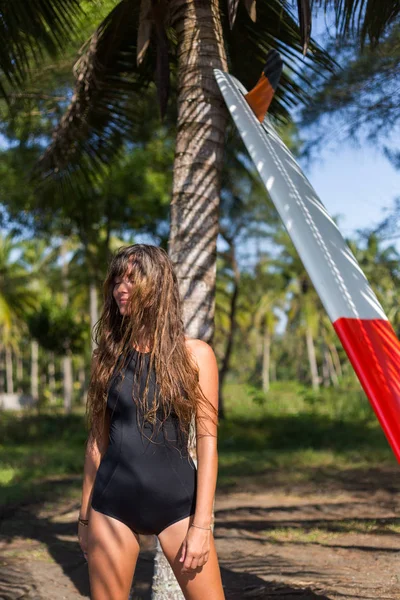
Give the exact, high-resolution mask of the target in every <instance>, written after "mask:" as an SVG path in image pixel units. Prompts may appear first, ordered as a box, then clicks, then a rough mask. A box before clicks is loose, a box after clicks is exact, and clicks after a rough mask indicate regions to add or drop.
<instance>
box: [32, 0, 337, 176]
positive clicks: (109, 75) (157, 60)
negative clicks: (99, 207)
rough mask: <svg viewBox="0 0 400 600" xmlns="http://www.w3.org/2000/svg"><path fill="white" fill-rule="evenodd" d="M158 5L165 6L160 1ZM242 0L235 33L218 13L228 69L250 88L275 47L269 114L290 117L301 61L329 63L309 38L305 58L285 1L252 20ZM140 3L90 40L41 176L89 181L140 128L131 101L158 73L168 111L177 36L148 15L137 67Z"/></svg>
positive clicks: (271, 1)
mask: <svg viewBox="0 0 400 600" xmlns="http://www.w3.org/2000/svg"><path fill="white" fill-rule="evenodd" d="M158 4H159V5H160V6H161V7H162V5H163V4H164V2H160V3H158V2H157V5H158ZM245 4H246V6H247V9H249V7H250V8H251V6H252V4H251V3H249V2H247V3H239V7H238V18H237V21H236V24H235V27H234V29H233V30H232V31H230V27H229V17H228V15H223V23H224V25H223V26H224V29H225V32H224V33H225V40H226V48H227V53H228V55H229V58H230V70H231V71H232V72H233V74H234V75H235V76H237V77H239V79H241V80H242V81H243V83H244V84H245V85H246V86H247V87H252V86H253V85H254V83H255V82H256V81H257V80H258V78H259V75H260V73H261V71H262V69H263V67H264V65H265V60H266V56H267V53H268V51H269V50H270V49H271V48H276V49H277V50H279V52H280V53H281V54H282V57H283V59H284V62H285V66H286V69H284V73H283V75H282V80H281V84H280V86H279V88H278V91H277V94H276V97H277V99H276V100H275V101H274V102H273V104H272V107H271V112H272V113H275V115H279V116H280V117H281V118H288V116H289V109H290V108H291V107H293V106H296V105H297V104H298V103H299V102H303V101H305V100H306V98H307V94H306V92H305V89H304V88H303V87H302V85H301V81H300V83H298V82H296V81H295V77H294V75H295V76H297V75H298V77H299V78H300V80H301V78H302V77H303V79H305V75H304V74H303V68H302V65H301V62H300V61H303V60H305V61H306V63H307V64H310V65H313V66H314V68H315V69H317V70H319V71H324V70H329V69H331V68H332V61H330V59H329V57H328V55H327V54H325V53H324V52H323V51H322V50H321V49H320V48H318V47H317V46H316V45H315V44H314V43H311V44H310V51H311V52H310V56H309V57H308V58H306V59H303V57H302V41H301V35H300V32H299V27H298V25H297V20H296V19H295V18H294V15H293V14H292V12H291V11H289V9H288V8H287V6H286V3H284V4H283V5H282V3H281V0H264V1H263V2H260V1H259V4H258V13H257V21H256V22H255V23H254V22H253V21H252V20H251V19H250V18H249V15H248V14H247V9H246V6H245ZM142 8H143V5H142ZM140 9H141V7H140V5H139V3H132V1H131V0H122V1H121V2H120V3H119V4H118V5H117V6H116V8H115V9H114V10H113V11H112V12H111V13H110V14H109V15H108V17H107V18H106V19H105V20H104V21H103V23H102V24H101V25H100V27H99V28H98V29H97V31H96V32H95V34H94V35H93V36H92V38H91V39H90V40H89V42H88V44H87V47H86V52H85V54H83V56H82V58H81V59H80V61H79V63H78V65H77V67H76V69H75V72H76V77H77V80H76V86H75V90H74V94H73V97H72V101H71V104H70V106H69V107H68V109H67V111H66V113H65V115H64V116H63V118H62V120H61V121H60V124H59V125H58V127H57V129H56V130H55V132H54V135H53V140H52V143H51V144H50V146H49V147H48V149H47V150H46V152H45V154H44V155H43V157H42V159H41V160H40V162H39V164H38V167H37V169H36V173H37V174H38V175H40V177H41V178H46V176H49V175H52V176H53V179H54V180H56V181H57V180H59V181H60V182H62V184H63V185H66V186H67V187H68V186H69V185H71V184H72V183H73V181H76V180H77V175H79V178H80V179H79V181H80V182H81V183H82V185H84V184H85V183H87V184H89V185H91V184H92V183H93V179H95V178H96V176H97V173H98V172H99V171H100V170H101V169H102V167H104V165H107V164H109V163H110V161H111V159H112V158H113V157H114V156H115V153H116V152H117V151H118V148H120V147H121V145H122V143H123V142H124V141H125V140H128V139H134V138H133V128H134V127H135V126H138V124H137V123H135V116H136V121H138V118H137V113H135V106H136V105H137V104H138V103H140V101H142V98H143V90H144V88H145V87H146V86H148V85H149V84H150V82H151V81H152V80H153V79H154V72H155V71H156V82H157V89H158V95H159V103H160V105H161V109H162V112H163V110H165V104H166V98H167V95H168V86H169V67H170V66H171V65H174V64H175V63H176V56H175V53H174V50H172V51H169V50H168V48H167V36H168V41H169V42H170V43H171V42H172V44H173V43H174V42H176V40H175V39H174V36H173V34H172V33H171V32H170V31H169V30H168V29H166V28H165V27H162V26H163V24H164V23H165V20H166V17H165V15H162V14H161V16H160V17H159V18H158V19H157V18H154V17H153V26H154V28H155V29H156V31H155V32H154V33H155V35H154V37H155V40H154V41H155V42H156V43H155V44H150V45H149V47H148V49H147V52H146V54H145V56H144V58H143V60H142V62H141V64H140V66H139V67H138V66H137V50H138V46H137V31H138V26H139V21H140ZM170 45H171V44H170ZM79 185H80V184H78V186H77V187H79Z"/></svg>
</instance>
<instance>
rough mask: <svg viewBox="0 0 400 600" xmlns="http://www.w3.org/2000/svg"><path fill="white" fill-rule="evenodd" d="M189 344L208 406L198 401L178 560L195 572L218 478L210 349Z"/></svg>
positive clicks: (204, 556)
mask: <svg viewBox="0 0 400 600" xmlns="http://www.w3.org/2000/svg"><path fill="white" fill-rule="evenodd" d="M192 344H193V345H192V347H191V351H192V354H193V355H194V358H195V360H196V362H197V366H198V369H199V385H200V387H201V389H202V392H203V394H204V396H205V397H206V398H207V400H208V402H209V403H210V404H209V405H206V404H204V402H203V403H202V402H201V401H200V403H199V408H198V411H197V416H196V452H197V495H196V511H195V515H194V519H193V522H192V525H191V527H190V528H189V531H188V534H187V536H186V538H185V541H184V545H183V546H184V547H183V549H182V555H181V558H180V560H181V562H183V561H184V564H183V570H186V569H190V570H192V569H196V568H198V567H201V566H203V565H204V564H205V563H206V562H207V560H208V555H209V551H210V536H211V530H210V526H211V521H212V513H213V505H214V496H215V488H216V484H217V474H218V451H217V426H218V365H217V360H216V357H215V354H214V351H213V350H212V348H211V346H209V345H208V344H207V343H206V342H203V341H201V340H196V341H195V342H192Z"/></svg>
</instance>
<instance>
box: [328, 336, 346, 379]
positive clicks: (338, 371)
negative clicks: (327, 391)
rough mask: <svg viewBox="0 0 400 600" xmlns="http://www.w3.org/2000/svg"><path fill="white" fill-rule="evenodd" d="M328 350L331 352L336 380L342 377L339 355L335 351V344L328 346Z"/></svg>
mask: <svg viewBox="0 0 400 600" xmlns="http://www.w3.org/2000/svg"><path fill="white" fill-rule="evenodd" d="M329 350H330V351H331V356H332V360H333V364H334V365H335V371H336V375H337V376H338V378H339V377H342V375H343V371H342V365H341V364H340V358H339V353H338V351H337V350H336V346H335V344H329Z"/></svg>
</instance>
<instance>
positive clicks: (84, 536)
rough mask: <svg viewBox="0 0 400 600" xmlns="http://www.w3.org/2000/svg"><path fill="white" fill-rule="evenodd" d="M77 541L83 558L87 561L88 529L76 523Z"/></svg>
mask: <svg viewBox="0 0 400 600" xmlns="http://www.w3.org/2000/svg"><path fill="white" fill-rule="evenodd" d="M78 541H79V545H80V547H81V550H82V552H83V556H84V557H85V560H86V561H87V549H88V527H87V526H85V525H82V523H78Z"/></svg>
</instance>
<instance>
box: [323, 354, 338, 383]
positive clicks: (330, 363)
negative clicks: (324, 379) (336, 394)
mask: <svg viewBox="0 0 400 600" xmlns="http://www.w3.org/2000/svg"><path fill="white" fill-rule="evenodd" d="M326 360H327V363H328V369H329V377H330V379H331V381H332V384H333V386H334V387H339V378H338V376H337V373H336V369H335V365H334V364H333V360H332V354H331V352H330V350H329V348H327V350H326Z"/></svg>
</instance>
